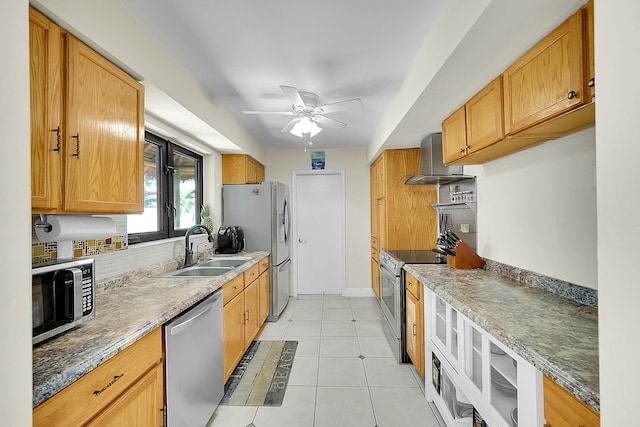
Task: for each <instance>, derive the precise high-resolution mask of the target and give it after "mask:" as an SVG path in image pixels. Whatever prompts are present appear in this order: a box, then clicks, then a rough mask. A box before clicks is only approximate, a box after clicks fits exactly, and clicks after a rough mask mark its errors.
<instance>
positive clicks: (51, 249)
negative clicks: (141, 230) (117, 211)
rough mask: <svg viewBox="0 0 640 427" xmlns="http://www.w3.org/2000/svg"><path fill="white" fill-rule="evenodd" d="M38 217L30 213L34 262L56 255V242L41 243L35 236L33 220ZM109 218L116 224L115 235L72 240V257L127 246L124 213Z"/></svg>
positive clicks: (115, 249) (124, 248)
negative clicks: (105, 237)
mask: <svg viewBox="0 0 640 427" xmlns="http://www.w3.org/2000/svg"><path fill="white" fill-rule="evenodd" d="M38 217H39V216H38V215H32V218H31V223H32V227H31V242H32V243H31V261H32V263H34V264H35V263H39V262H43V261H49V260H54V259H56V258H57V257H58V245H57V243H56V242H49V243H42V242H40V241H39V240H38V239H37V238H36V236H35V221H36V219H38ZM111 218H113V220H114V222H115V224H116V235H115V236H112V237H109V238H107V239H93V240H74V242H73V256H74V258H79V257H84V256H95V255H100V254H106V253H111V252H116V251H122V250H126V249H127V248H128V246H129V244H128V236H127V217H126V215H113V216H111Z"/></svg>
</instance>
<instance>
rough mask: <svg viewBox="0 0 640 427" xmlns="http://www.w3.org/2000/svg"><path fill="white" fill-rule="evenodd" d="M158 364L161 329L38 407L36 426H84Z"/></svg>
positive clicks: (159, 361)
mask: <svg viewBox="0 0 640 427" xmlns="http://www.w3.org/2000/svg"><path fill="white" fill-rule="evenodd" d="M158 363H162V330H161V328H157V329H156V330H155V331H153V332H151V333H150V334H149V335H147V336H146V337H144V338H142V339H141V340H140V341H139V342H137V343H135V344H133V345H131V346H130V347H128V348H126V349H125V350H124V351H122V352H121V353H120V354H118V355H116V356H114V357H113V358H111V359H109V360H108V361H106V362H105V363H103V364H102V365H100V366H98V367H97V368H96V369H94V370H93V371H91V372H89V373H88V374H87V375H85V376H84V377H82V378H80V379H79V380H78V381H76V382H74V383H73V384H71V385H70V386H69V387H67V388H65V389H64V390H62V391H61V392H60V393H58V394H57V395H55V396H54V397H52V398H51V399H49V400H47V401H45V402H44V403H42V405H40V406H38V407H36V408H35V409H34V410H33V425H34V426H43V427H44V426H53V425H61V426H62V425H67V426H71V425H82V424H84V423H86V422H87V421H88V420H89V419H91V418H92V417H93V416H94V415H95V414H97V413H98V412H100V411H101V410H102V409H104V408H105V407H106V406H107V405H109V404H110V403H111V402H113V401H114V400H115V399H117V398H118V397H119V396H120V395H121V394H122V393H123V392H125V391H126V390H127V389H129V387H131V386H132V385H133V384H134V383H135V382H136V381H137V380H138V379H139V378H141V377H142V376H143V375H144V374H145V373H146V372H147V371H149V370H150V369H151V368H153V367H154V366H156V365H157V364H158Z"/></svg>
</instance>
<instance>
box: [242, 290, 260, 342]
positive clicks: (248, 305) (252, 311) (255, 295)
mask: <svg viewBox="0 0 640 427" xmlns="http://www.w3.org/2000/svg"><path fill="white" fill-rule="evenodd" d="M259 283H260V281H259V280H254V281H253V282H252V283H250V284H249V286H247V287H246V288H245V289H244V313H245V317H244V319H245V324H244V348H245V349H246V348H248V347H249V344H251V341H253V339H254V338H255V337H256V335H257V334H258V331H259V330H260V326H262V324H261V323H260V316H259V314H258V313H259V308H260V300H259V298H260V293H259V286H258V284H259Z"/></svg>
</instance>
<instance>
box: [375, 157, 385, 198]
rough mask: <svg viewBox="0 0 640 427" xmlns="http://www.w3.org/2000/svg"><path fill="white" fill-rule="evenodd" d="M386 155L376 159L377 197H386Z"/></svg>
mask: <svg viewBox="0 0 640 427" xmlns="http://www.w3.org/2000/svg"><path fill="white" fill-rule="evenodd" d="M384 168H385V157H384V155H382V156H380V158H379V159H378V160H376V185H375V190H376V192H375V198H376V199H380V198H382V197H385V195H386V188H385V176H384V173H385V170H384Z"/></svg>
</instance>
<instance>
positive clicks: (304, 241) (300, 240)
mask: <svg viewBox="0 0 640 427" xmlns="http://www.w3.org/2000/svg"><path fill="white" fill-rule="evenodd" d="M298 242H300V243H307V241H306V240H304V239H298Z"/></svg>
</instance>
